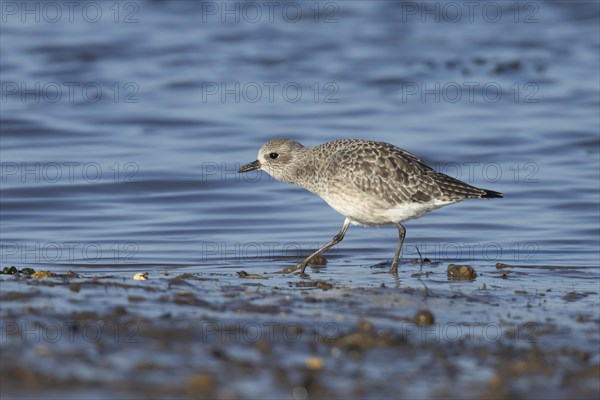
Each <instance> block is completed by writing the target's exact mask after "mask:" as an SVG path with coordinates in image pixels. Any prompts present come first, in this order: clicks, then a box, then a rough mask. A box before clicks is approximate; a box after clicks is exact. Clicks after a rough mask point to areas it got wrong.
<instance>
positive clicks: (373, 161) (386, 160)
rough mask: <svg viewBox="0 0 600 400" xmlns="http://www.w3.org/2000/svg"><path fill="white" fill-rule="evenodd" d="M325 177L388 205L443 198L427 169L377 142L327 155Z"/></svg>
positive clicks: (395, 149)
mask: <svg viewBox="0 0 600 400" xmlns="http://www.w3.org/2000/svg"><path fill="white" fill-rule="evenodd" d="M331 156H332V157H331V161H330V162H329V163H328V167H327V169H328V170H329V172H328V175H329V176H330V177H332V179H333V180H335V181H337V182H331V183H330V184H333V186H337V185H345V186H351V187H352V188H353V189H356V190H359V191H361V192H362V193H365V194H367V195H369V196H373V197H376V198H377V199H379V200H382V201H384V202H385V203H387V204H388V205H395V204H400V203H407V202H408V203H411V202H417V203H424V202H429V201H431V200H433V199H435V198H441V197H442V196H443V193H442V191H441V190H440V188H439V187H438V185H437V184H436V182H435V179H433V176H432V173H434V171H433V170H431V168H429V167H428V166H426V165H425V164H423V163H422V162H421V160H419V159H418V158H417V157H415V156H414V155H412V154H411V153H409V152H407V151H405V150H402V149H400V148H398V147H395V146H392V145H389V144H386V143H379V142H367V143H364V142H363V143H360V144H359V145H355V144H350V145H348V146H345V147H344V148H342V149H340V150H338V151H336V152H335V153H334V154H332V155H331Z"/></svg>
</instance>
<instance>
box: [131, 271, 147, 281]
mask: <svg viewBox="0 0 600 400" xmlns="http://www.w3.org/2000/svg"><path fill="white" fill-rule="evenodd" d="M133 279H134V280H136V281H147V280H148V273H147V272H138V273H137V274H135V275H134V276H133Z"/></svg>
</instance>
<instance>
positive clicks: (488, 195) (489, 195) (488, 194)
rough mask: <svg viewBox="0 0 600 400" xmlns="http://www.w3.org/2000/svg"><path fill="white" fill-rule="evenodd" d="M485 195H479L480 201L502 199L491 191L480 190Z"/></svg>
mask: <svg viewBox="0 0 600 400" xmlns="http://www.w3.org/2000/svg"><path fill="white" fill-rule="evenodd" d="M481 190H483V191H484V192H485V193H484V194H482V195H481V198H482V199H497V198H499V197H504V196H503V195H502V193H500V192H494V191H493V190H487V189H481Z"/></svg>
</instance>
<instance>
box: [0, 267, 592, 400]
mask: <svg viewBox="0 0 600 400" xmlns="http://www.w3.org/2000/svg"><path fill="white" fill-rule="evenodd" d="M466 267H468V268H466ZM340 269H343V268H329V267H327V268H312V269H311V271H308V270H307V272H309V273H310V276H309V277H308V278H304V279H302V278H300V277H298V276H296V275H293V274H290V275H280V274H269V273H252V274H250V273H243V274H242V273H240V272H239V271H237V272H236V271H234V270H225V271H223V270H220V271H218V270H214V271H210V270H208V271H207V270H204V269H203V270H197V271H194V270H189V271H183V270H178V269H170V270H169V269H162V270H160V271H158V270H151V271H132V272H127V273H125V272H122V273H116V272H114V271H111V272H85V273H79V274H74V273H71V272H68V271H58V270H56V271H46V272H47V273H42V272H43V271H39V270H37V269H36V271H35V273H34V274H24V273H18V274H14V275H2V276H0V279H1V281H0V288H1V290H0V301H1V304H2V311H1V313H2V318H1V323H2V332H1V334H2V342H1V346H2V366H1V369H0V377H1V379H2V395H3V396H5V395H6V396H9V395H10V396H18V395H23V396H27V397H47V396H48V395H50V396H52V395H55V396H63V397H64V396H66V395H68V396H69V397H73V396H75V397H77V396H78V393H79V394H83V393H85V395H86V396H87V397H101V396H102V397H106V396H117V397H128V398H145V397H154V398H155V397H192V398H240V399H244V398H259V397H260V398H290V399H306V398H322V397H328V398H364V397H368V398H374V397H377V398H400V397H404V398H415V397H418V398H423V397H435V398H442V397H454V398H473V399H486V398H494V399H498V398H556V397H572V398H590V399H591V398H597V395H598V393H599V382H600V380H599V378H600V353H599V347H598V345H599V343H600V342H599V336H600V335H599V327H600V317H599V311H598V310H599V308H598V305H599V300H598V297H599V294H598V291H597V289H596V290H594V287H595V286H594V285H595V284H594V282H593V281H592V280H589V281H586V280H582V282H580V284H578V285H577V287H574V286H573V285H571V284H569V285H566V286H564V287H563V286H561V285H552V287H550V286H547V284H544V283H541V282H540V281H539V280H538V279H537V277H539V276H540V275H544V274H547V273H548V272H549V271H550V270H551V269H548V268H545V267H539V266H538V267H535V268H533V267H528V266H505V267H503V268H497V267H496V266H494V265H478V266H456V265H454V266H453V265H445V264H434V265H421V266H419V265H418V264H417V263H415V264H411V263H408V264H407V265H405V266H404V267H403V268H402V271H401V273H400V275H399V276H398V277H394V276H392V275H390V274H389V273H384V272H382V271H378V270H377V269H375V268H374V269H369V268H347V269H344V271H341V270H340ZM415 269H416V270H419V271H418V272H417V271H415ZM563 270H564V269H563ZM563 270H561V271H563ZM567 270H568V271H569V272H568V273H569V274H571V275H573V274H576V273H577V272H578V269H576V268H574V269H568V268H567ZM450 271H454V272H456V274H455V273H454V272H453V273H451V272H450ZM475 271H477V272H476V273H475ZM499 272H501V273H502V275H499V274H498V273H499ZM507 272H510V273H507ZM579 272H581V271H579ZM138 273H146V278H147V279H146V280H134V276H135V275H136V274H138ZM500 276H502V278H500V279H499V277H500ZM252 278H255V279H252ZM258 278H261V279H258ZM262 278H268V279H262ZM553 282H557V281H556V280H554V281H553ZM596 288H597V285H596Z"/></svg>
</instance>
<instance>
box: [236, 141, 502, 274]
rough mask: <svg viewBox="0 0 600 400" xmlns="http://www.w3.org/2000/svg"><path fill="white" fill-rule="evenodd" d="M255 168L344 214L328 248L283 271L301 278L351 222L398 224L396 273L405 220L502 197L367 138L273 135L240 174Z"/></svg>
mask: <svg viewBox="0 0 600 400" xmlns="http://www.w3.org/2000/svg"><path fill="white" fill-rule="evenodd" d="M255 169H261V170H263V171H266V172H267V173H268V174H269V175H271V176H272V177H273V178H275V179H278V180H280V181H283V182H289V183H294V184H296V185H298V186H300V187H302V188H304V189H307V190H309V191H310V192H312V193H314V194H316V195H317V196H319V197H321V198H322V199H323V200H325V201H326V202H327V204H329V205H330V206H331V208H333V209H334V210H335V211H337V212H338V213H340V214H342V215H343V216H344V217H346V219H345V220H344V224H343V225H342V229H341V230H340V231H339V233H338V234H337V235H335V236H334V237H333V239H331V240H330V241H329V242H328V243H327V244H326V245H325V246H323V247H321V248H320V249H319V250H317V251H315V252H314V253H313V254H311V255H310V256H308V257H306V258H305V259H304V260H302V262H300V263H299V264H297V265H296V266H295V267H293V268H288V269H286V270H285V272H291V271H295V270H297V269H300V270H301V271H300V274H301V275H303V276H304V275H305V273H304V270H305V269H306V266H307V264H308V262H309V261H310V260H311V259H312V258H314V257H315V256H318V255H320V254H321V253H323V252H324V251H325V250H327V249H329V248H330V247H332V246H334V245H335V244H337V243H339V242H341V241H342V240H343V239H344V235H345V234H346V231H347V230H348V227H349V226H350V225H351V224H358V225H367V226H378V225H395V226H396V227H397V228H398V233H399V239H398V245H397V246H396V252H395V254H394V259H393V261H392V265H391V267H390V272H392V273H394V274H397V273H398V259H399V258H400V250H401V249H402V243H403V242H404V236H405V235H406V229H405V228H404V226H402V222H404V221H407V220H409V219H414V218H419V217H421V216H422V215H423V214H425V213H426V212H428V211H432V210H435V209H437V208H440V207H442V206H445V205H448V204H452V203H456V202H459V201H461V200H464V199H480V198H483V199H490V198H496V197H502V194H501V193H498V192H494V191H492V190H485V189H480V188H477V187H474V186H471V185H469V184H466V183H464V182H462V181H459V180H458V179H455V178H452V177H450V176H448V175H444V174H442V173H440V172H436V171H434V170H433V169H432V168H430V167H428V166H427V165H425V164H424V163H423V162H422V161H421V160H420V159H419V158H417V157H416V156H414V155H412V154H411V153H409V152H408V151H406V150H403V149H401V148H399V147H396V146H394V145H392V144H389V143H384V142H374V141H369V140H358V139H341V140H334V141H331V142H327V143H324V144H321V145H319V146H316V147H304V146H303V145H302V144H300V143H298V142H296V141H294V140H291V139H285V138H277V139H273V140H270V141H269V142H267V143H266V144H265V145H264V146H262V148H261V149H260V151H259V152H258V159H257V160H256V161H254V162H253V163H250V164H248V165H244V166H242V167H241V168H240V169H239V172H240V173H241V172H248V171H252V170H255Z"/></svg>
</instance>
